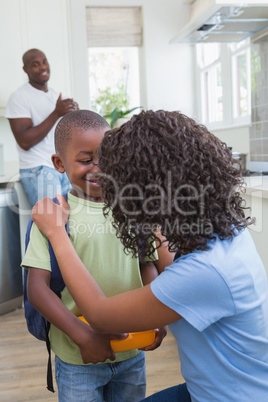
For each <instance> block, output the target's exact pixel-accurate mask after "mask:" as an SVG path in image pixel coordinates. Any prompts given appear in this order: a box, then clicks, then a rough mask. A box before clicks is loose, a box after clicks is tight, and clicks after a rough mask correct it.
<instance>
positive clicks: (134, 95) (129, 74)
mask: <svg viewBox="0 0 268 402" xmlns="http://www.w3.org/2000/svg"><path fill="white" fill-rule="evenodd" d="M86 12H87V41H88V60H89V89H90V100H91V107H92V109H94V110H95V111H97V112H98V113H100V114H102V115H105V114H109V113H111V111H112V110H113V109H114V108H115V107H119V108H120V109H121V108H123V109H130V108H132V107H136V106H139V105H140V78H139V71H140V61H139V54H140V48H141V46H142V23H141V21H142V19H141V8H140V7H87V9H86Z"/></svg>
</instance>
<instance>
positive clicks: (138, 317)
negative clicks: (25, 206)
mask: <svg viewBox="0 0 268 402" xmlns="http://www.w3.org/2000/svg"><path fill="white" fill-rule="evenodd" d="M58 200H59V202H60V205H56V204H54V203H53V202H52V201H51V200H50V199H48V198H43V200H42V201H39V202H38V203H37V204H36V206H35V207H34V208H33V212H32V218H33V220H34V221H35V223H36V225H37V226H38V228H39V229H40V230H41V231H42V232H43V233H44V234H45V235H46V236H47V237H48V238H49V240H50V242H51V244H52V247H53V249H54V252H55V255H56V258H57V261H58V264H59V267H60V270H61V273H62V276H63V279H64V282H65V284H66V286H67V288H68V290H69V292H70V293H71V295H72V297H73V299H74V300H75V302H76V304H77V306H78V307H79V309H80V311H81V313H82V314H83V315H84V317H85V318H86V320H87V321H88V322H90V324H91V325H92V327H93V328H94V329H95V330H97V331H99V332H112V333H116V332H136V331H144V330H148V329H152V328H158V327H162V326H164V325H167V324H170V323H172V322H174V321H177V320H179V319H180V318H181V316H180V315H179V314H177V313H176V312H175V311H174V310H172V309H170V308H169V307H167V306H166V305H164V304H163V303H161V302H160V301H159V300H158V299H157V298H156V297H155V296H154V294H153V292H152V291H151V287H150V285H147V286H144V287H143V288H140V289H136V290H132V291H129V292H125V293H122V294H119V295H117V296H113V297H109V298H106V297H105V296H104V294H103V292H102V291H101V289H100V288H99V286H98V285H97V284H96V282H95V281H94V279H93V278H92V276H91V275H90V274H89V272H88V271H87V270H86V268H85V266H84V265H83V263H82V262H81V260H80V259H79V257H78V255H77V254H76V251H75V249H74V248H73V246H72V244H71V242H70V239H69V237H68V235H67V233H66V230H65V228H64V224H65V223H66V220H67V216H68V204H67V203H66V201H65V199H64V197H62V196H59V197H58ZM52 204H53V205H52Z"/></svg>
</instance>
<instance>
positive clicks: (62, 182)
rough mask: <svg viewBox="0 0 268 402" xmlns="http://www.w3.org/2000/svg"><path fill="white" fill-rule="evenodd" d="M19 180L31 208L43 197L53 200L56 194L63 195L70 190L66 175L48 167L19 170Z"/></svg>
mask: <svg viewBox="0 0 268 402" xmlns="http://www.w3.org/2000/svg"><path fill="white" fill-rule="evenodd" d="M20 180H21V182H22V185H23V188H24V190H25V193H26V194H27V196H28V199H29V201H30V204H31V206H32V207H33V206H34V205H35V204H36V202H37V201H39V200H41V199H42V198H43V197H49V198H54V197H55V195H56V194H65V193H67V192H68V191H70V189H71V185H70V182H69V179H68V177H67V175H66V173H63V174H62V173H59V172H58V171H57V170H56V169H54V168H51V167H48V166H37V167H35V168H32V169H20Z"/></svg>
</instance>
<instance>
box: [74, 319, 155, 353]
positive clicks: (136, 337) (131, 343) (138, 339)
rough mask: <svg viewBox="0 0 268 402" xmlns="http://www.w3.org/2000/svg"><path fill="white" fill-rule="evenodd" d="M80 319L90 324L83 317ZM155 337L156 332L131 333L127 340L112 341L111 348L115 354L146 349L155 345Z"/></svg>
mask: <svg viewBox="0 0 268 402" xmlns="http://www.w3.org/2000/svg"><path fill="white" fill-rule="evenodd" d="M78 318H80V320H82V321H84V322H85V323H86V324H88V322H87V321H86V320H85V318H84V317H83V316H82V315H81V316H80V317H78ZM88 325H89V324H88ZM155 335H156V334H155V331H154V330H150V331H142V332H130V333H129V335H128V337H127V338H126V339H122V340H120V341H119V340H115V339H112V340H111V346H112V349H113V351H114V352H124V351H126V350H132V349H139V348H145V347H146V346H150V345H152V344H153V343H154V341H155Z"/></svg>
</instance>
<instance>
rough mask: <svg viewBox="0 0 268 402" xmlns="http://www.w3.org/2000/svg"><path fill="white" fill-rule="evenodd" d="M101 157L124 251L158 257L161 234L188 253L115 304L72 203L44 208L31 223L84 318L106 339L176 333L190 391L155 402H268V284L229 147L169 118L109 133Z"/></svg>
mask: <svg viewBox="0 0 268 402" xmlns="http://www.w3.org/2000/svg"><path fill="white" fill-rule="evenodd" d="M99 152H100V159H99V166H100V169H101V171H102V172H103V174H102V176H101V178H100V182H101V185H102V188H103V193H104V198H105V204H106V207H105V211H104V213H105V214H107V213H108V211H109V210H111V211H112V214H113V219H114V227H115V228H116V231H117V236H118V237H119V238H120V239H121V241H122V243H123V245H124V247H125V249H126V250H131V252H132V253H133V255H137V253H138V244H140V242H141V241H142V243H143V244H148V247H145V248H144V249H143V250H142V254H143V255H146V256H149V255H150V254H151V253H152V251H153V242H154V241H155V240H156V241H158V243H161V239H162V238H163V237H162V236H161V239H160V238H158V235H157V233H159V230H160V231H161V234H162V235H163V236H164V237H165V238H166V240H167V242H168V244H169V247H170V249H171V250H173V251H174V250H179V251H178V252H177V254H176V257H175V259H174V262H173V264H172V265H171V266H169V267H166V269H165V271H164V272H163V273H162V274H161V275H159V277H157V278H156V279H155V280H154V281H153V282H152V283H151V284H150V285H148V286H145V287H143V288H140V289H137V290H133V291H131V292H126V293H123V294H121V295H117V296H114V297H110V298H106V297H105V296H104V295H103V294H102V292H101V291H100V289H99V287H98V286H97V284H96V283H95V282H94V280H93V279H92V277H91V276H90V275H89V273H88V272H87V271H86V270H85V268H84V266H83V264H82V263H81V261H80V260H79V258H78V257H77V255H76V253H75V251H74V249H73V248H72V245H71V243H70V241H69V239H68V236H67V235H66V231H65V229H64V224H65V221H66V219H67V215H68V205H67V204H66V203H65V200H63V199H62V198H61V197H60V196H59V197H58V198H59V201H60V203H61V205H60V206H56V205H55V204H53V205H51V202H50V200H48V199H43V200H42V201H40V202H38V203H37V204H36V206H35V207H34V209H33V219H34V221H35V222H36V224H37V226H38V227H39V228H40V230H41V231H42V232H43V233H44V234H45V235H46V236H47V237H48V238H49V240H50V242H51V243H52V245H53V248H54V251H55V254H56V256H57V259H58V262H59V266H60V269H61V272H62V275H63V278H64V281H65V283H66V286H67V287H68V289H69V291H70V293H71V294H72V296H73V298H74V299H75V301H76V303H77V305H78V306H79V308H80V310H81V312H82V313H83V314H84V316H85V318H86V319H87V320H88V321H89V322H90V323H91V325H92V326H93V328H94V329H95V330H96V331H99V332H132V331H144V330H148V329H152V328H156V327H160V326H164V325H167V324H169V325H170V329H171V331H172V332H173V334H174V337H175V338H176V341H177V344H178V350H179V355H180V361H181V371H182V375H183V377H184V378H185V380H186V382H185V383H184V384H180V385H178V386H175V387H172V388H169V389H166V390H163V391H161V392H160V393H158V394H155V395H152V396H150V397H148V398H147V399H146V400H147V401H155V402H156V401H161V402H163V401H168V402H170V401H192V402H205V401H206V402H207V401H208V400H211V401H222V402H229V401H237V402H241V401H243V402H246V401H248V402H252V401H264V400H266V399H267V395H268V337H267V327H268V289H267V278H266V274H265V270H264V267H263V264H262V262H261V260H260V257H259V255H258V253H257V251H256V249H255V246H254V243H253V241H252V239H251V236H250V234H249V232H248V229H247V226H248V225H249V224H250V223H252V222H253V220H252V219H251V218H249V217H246V215H245V210H246V208H245V203H244V200H243V198H242V197H241V192H242V190H243V179H242V176H241V171H240V170H239V169H238V168H237V164H236V161H235V160H234V159H233V158H232V154H231V152H230V151H229V149H228V147H227V146H226V144H224V143H223V142H221V141H220V140H219V139H217V138H216V137H215V136H214V135H213V134H211V133H210V132H209V131H208V130H207V129H206V128H205V127H204V126H202V125H199V124H197V123H196V122H195V121H194V120H192V119H190V118H188V117H187V116H185V115H183V114H182V113H179V112H167V111H163V110H159V111H156V112H154V111H146V112H141V113H140V114H139V115H135V116H133V117H132V118H131V120H130V121H128V122H127V123H125V124H124V125H122V126H121V127H119V128H116V129H114V130H111V131H107V132H106V134H105V137H104V139H103V141H102V144H101V146H100V150H99ZM47 208H49V213H45V212H44V211H46V209H47ZM56 218H57V224H56V223H55V222H56ZM59 222H60V223H59ZM57 225H58V226H57ZM144 240H148V242H144ZM74 270H75V275H74V274H73V272H74ZM124 402H127V401H124Z"/></svg>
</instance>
